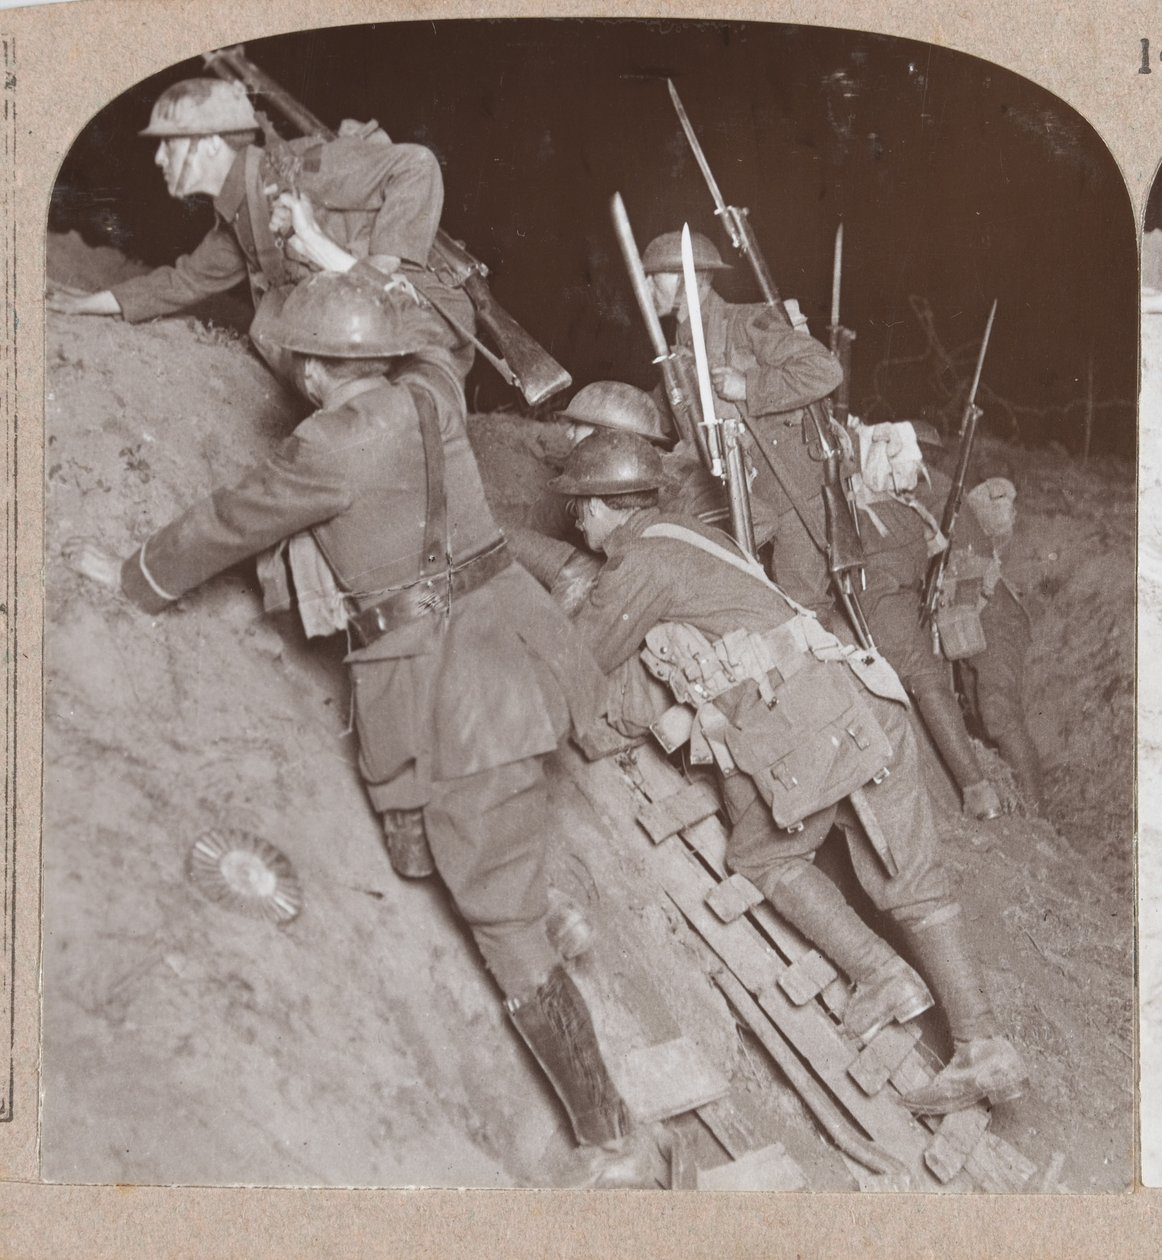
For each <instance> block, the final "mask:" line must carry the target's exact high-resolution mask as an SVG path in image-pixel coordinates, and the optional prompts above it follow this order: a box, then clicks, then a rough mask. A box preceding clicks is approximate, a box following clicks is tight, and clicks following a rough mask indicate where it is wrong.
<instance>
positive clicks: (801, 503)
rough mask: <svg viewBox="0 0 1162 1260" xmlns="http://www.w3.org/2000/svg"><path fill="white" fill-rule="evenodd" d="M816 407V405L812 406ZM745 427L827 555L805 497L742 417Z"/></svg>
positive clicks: (801, 519) (823, 540) (797, 513)
mask: <svg viewBox="0 0 1162 1260" xmlns="http://www.w3.org/2000/svg"><path fill="white" fill-rule="evenodd" d="M812 405H815V404H812ZM740 419H742V423H743V425H744V426H745V427H746V431H747V432H748V433H749V434H750V436H751V440H752V441H753V442H754V444H755V447H756V449H757V450H758V451H759V453H760V454H761V455H762V457H763V462H764V463H765V464H766V466H767V467H768V468H769V469H770V470H771V474H772V475H773V477H774V479H775V480H776V481H777V482H778V483H779V486H780V487H781V488H782V491H783V493H784V494H785V495H786V496H787V498H788V499H789V500H790V503H791V506H792V507H793V508H794V509H795V515H796V516H798V518H799V520H800V521H802V522H803V528H804V529H805V530H806V531H807V533H808V534H809V535H810V536H811V541H812V542H813V543H814V544H815V546H816V547H817V548H818V549H819V550H820V551H821V552H822V553H823V554H824V555H826V554H827V537H826V535H825V534H824V535H823V536H822V537H820V534H819V527H818V524H817V523H816V522H815V521H813V520H812V519H811V514H810V513H809V512H808V511H807V504H806V501H805V500H804V498H803V496H802V495H801V494H800V493H799V492H798V490H796V489H795V487H794V486H793V485H792V484H791V483H790V482H789V481H788V480H787V479H786V478H785V477H784V476H783V475H782V473H780V472H779V470H778V468H777V467H776V466H775V461H774V460H773V459H771V457H770V455H768V454H767V450H766V447H765V446H763V443H762V439H761V438H760V437H759V435H758V434H757V433H756V432H755V431H754V429H753V427H752V426H751V423H750V421H749V420H747V419H746V418H745V417H743V416H742V415H741V412H740Z"/></svg>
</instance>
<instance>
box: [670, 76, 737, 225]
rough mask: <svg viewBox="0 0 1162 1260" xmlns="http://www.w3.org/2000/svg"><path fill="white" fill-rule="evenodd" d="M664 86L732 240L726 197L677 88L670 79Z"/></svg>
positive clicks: (717, 211)
mask: <svg viewBox="0 0 1162 1260" xmlns="http://www.w3.org/2000/svg"><path fill="white" fill-rule="evenodd" d="M666 86H667V87H668V88H669V89H670V100H671V101H673V102H674V110H675V112H676V113H677V115H678V121H679V122H680V123H681V124H682V130H683V131H684V132H685V133H686V141H687V143H688V144H689V145H690V151H691V152H692V153H693V154H694V161H695V162H697V163H698V169H699V170H700V171H701V172H702V178H703V179H704V180H705V181H706V187H707V188H709V189H710V195H711V197H713V198H714V205H715V208H716V209H715V212H716V213H717V214H718V216H719V217H720V218H721V219H722V222H723V223H724V224H725V225H726V229H727V231H728V232H730V234H731V239H732V240H734V225H733V223H732V222H731V218H730V215H729V214H728V213H727V205H726V199H725V198H724V197H723V195H722V190H721V189H720V188H719V187H718V181H717V180H716V179H715V178H714V172H713V171H712V170H711V169H710V163H709V162H708V161H707V160H706V154H705V153H703V152H702V146H701V145H700V144H699V143H698V137H697V136H696V135H695V134H694V128H693V126H692V125H691V123H690V119H689V117H688V116H687V114H686V111H685V109H684V108H683V106H682V100H681V97H679V95H678V89H677V88H676V87H675V86H674V82H673V80H672V79H667V80H666ZM734 247H735V249H737V248H738V241H736V240H735V241H734Z"/></svg>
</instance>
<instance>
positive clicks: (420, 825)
mask: <svg viewBox="0 0 1162 1260" xmlns="http://www.w3.org/2000/svg"><path fill="white" fill-rule="evenodd" d="M383 840H384V844H385V845H386V846H387V856H388V859H389V861H390V862H391V868H392V870H393V871H395V873H396V874H397V875H402V876H403V877H404V878H405V879H424V878H426V877H427V876H428V875H431V874H433V872H434V871H435V869H436V863H435V862H434V861H433V859H432V851H431V849H429V848H428V835H427V832H426V831H425V829H424V811H423V810H422V809H387V810H384V812H383Z"/></svg>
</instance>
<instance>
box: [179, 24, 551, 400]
mask: <svg viewBox="0 0 1162 1260" xmlns="http://www.w3.org/2000/svg"><path fill="white" fill-rule="evenodd" d="M204 60H205V63H206V66H207V68H208V69H210V70H212V71H213V72H214V73H215V74H216V75H218V76H219V78H222V79H226V80H233V81H235V82H238V83H241V84H242V85H243V87H245V88H246V89H247V90H248V91H249V92H251V93H253V94H255V95H259V96H262V97H264V98H265V99H266V100H267V102H268V103H269V104H270V105H272V106H273V107H274V108H275V109H276V110H277V111H278V112H279V113H280V114H281V115H282V116H283V118H284V119H285V120H286V121H287V122H288V123H290V124H291V126H292V127H294V128H295V129H296V130H297V131H299V132H300V133H301V134H302V135H304V136H317V137H319V138H320V139H323V140H334V139H335V138H336V135H337V133H336V132H335V131H333V130H332V129H331V128H330V127H328V126H327V125H326V124H325V123H324V122H323V121H322V120H321V119H320V118H319V117H318V116H317V115H315V114H313V113H311V111H310V110H309V109H307V107H306V106H305V105H303V104H302V103H301V102H300V101H298V100H297V99H296V98H295V97H293V96H292V95H291V94H290V93H289V92H288V91H287V90H286V88H284V87H283V86H282V85H281V84H280V83H277V82H276V81H275V80H274V79H272V78H271V77H270V75H268V74H267V73H266V72H265V71H264V70H261V69H259V67H258V66H256V65H255V64H254V62H253V61H251V60H250V58H249V57H247V56H246V53H245V51H244V49H243V47H242V45H240V44H236V45H234V46H233V47H232V48H219V49H217V50H216V51H214V52H211V53H207V54H206V55H205V58H204ZM432 254H433V261H434V263H435V270H436V271H437V272H438V273H439V274H440V275H441V278H443V279H444V280H446V281H447V282H448V283H450V284H452V285H454V286H456V287H458V288H462V289H463V290H464V292H465V293H466V294H467V295H468V298H469V299H470V300H471V302H472V305H473V307H475V309H476V314H477V316H478V318H479V319H480V322H481V323H482V324H483V325H484V327H485V328H487V329H488V331H489V333H490V334H491V335H492V337H493V339H494V340H495V341H496V344H497V346H498V347H499V349H500V352H501V354H502V355H503V360H502V363H503V365H504V366H503V367H501V366H500V365H496V366H497V368H498V371H500V373H501V375H502V376H505V370H504V369H505V368H507V369H508V370H509V372H510V374H511V377H515V381H516V385H517V387H518V388H519V389H520V392H521V394H522V395H523V396H524V398H525V401H526V402H527V403H528V404H529V406H530V407H535V406H536V405H537V404H538V403H541V402H544V401H545V399H547V398H550V397H552V395H553V394H556V393H559V392H560V391H561V390H563V389H567V388H568V387H569V385H570V384H571V383H572V380H573V378H572V377H571V376H570V375H569V373H568V372H567V371H566V370H565V369H564V368H563V367H562V366H561V365H560V364H559V363H558V362H557V361H556V359H554V358H553V357H552V355H550V354H549V353H548V351H547V350H545V348H544V347H543V346H541V345H540V344H539V343H538V342H537V341H536V340H534V338H532V337H531V336H530V335H529V334H528V333H527V332H526V331H525V329H523V328H522V327H521V326H520V324H518V323H517V321H516V320H515V319H513V317H512V316H511V315H510V314H509V313H508V311H506V310H505V309H504V307H502V306H501V305H500V303H499V302H497V300H496V298H495V297H493V295H492V290H491V289H490V288H489V287H488V285H487V284H486V283H485V277H486V276H487V275H488V268H487V267H486V266H485V265H484V263H482V262H481V261H480V260H479V259H478V258H474V257H473V256H472V255H471V254H470V253H469V252H468V251H467V250H466V249H465V248H464V246H463V245H461V244H460V243H459V242H458V241H456V240H453V238H452V237H450V236H449V235H448V234H447V232H445V231H444V229H443V228H438V229H437V230H436V238H435V241H434V242H433V245H432ZM432 305H433V306H434V307H436V309H437V311H439V310H440V307H439V305H438V303H436V302H432ZM441 313H443V312H441ZM449 322H454V321H451V320H449ZM505 379H510V376H505Z"/></svg>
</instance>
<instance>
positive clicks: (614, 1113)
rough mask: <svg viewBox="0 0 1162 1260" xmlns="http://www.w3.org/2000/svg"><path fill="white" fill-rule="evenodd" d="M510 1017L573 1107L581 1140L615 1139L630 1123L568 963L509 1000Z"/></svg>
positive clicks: (575, 1128) (589, 1142) (573, 1119)
mask: <svg viewBox="0 0 1162 1260" xmlns="http://www.w3.org/2000/svg"><path fill="white" fill-rule="evenodd" d="M505 1007H506V1009H507V1010H508V1014H509V1017H510V1018H511V1019H512V1022H513V1024H514V1025H515V1026H516V1030H517V1032H519V1033H520V1035H521V1038H522V1039H523V1040H524V1043H525V1045H527V1046H528V1048H529V1049H530V1050H531V1051H532V1052H533V1055H534V1057H535V1058H536V1060H537V1062H538V1063H539V1064H540V1065H541V1068H542V1069H543V1070H544V1073H545V1075H546V1076H547V1077H548V1078H549V1080H550V1081H551V1082H552V1085H553V1088H554V1089H555V1090H556V1091H557V1096H558V1097H559V1098H560V1099H561V1102H562V1103H564V1105H565V1110H566V1111H567V1112H568V1113H569V1120H570V1121H571V1123H572V1125H573V1132H574V1134H575V1135H576V1137H577V1141H578V1142H580V1143H582V1144H583V1145H587V1146H600V1145H602V1144H605V1143H608V1142H615V1141H617V1140H618V1139H619V1138H621V1137H622V1136H623V1135H624V1134H626V1133H628V1132H629V1130H630V1127H631V1121H630V1115H629V1111H628V1110H627V1109H626V1106H625V1103H624V1102H623V1101H622V1098H621V1095H620V1094H619V1093H618V1091H617V1086H616V1085H614V1083H613V1081H612V1079H611V1078H610V1075H609V1071H608V1069H607V1068H606V1066H605V1060H604V1059H603V1058H602V1057H601V1047H600V1046H599V1045H598V1044H597V1034H596V1032H595V1031H594V1028H593V1020H592V1018H591V1017H590V1014H589V1008H588V1007H587V1006H586V1005H585V999H584V998H583V997H582V996H581V991H580V990H579V989H578V988H577V986H576V985H575V984H574V983H573V980H572V978H571V977H570V976H569V975H568V974H567V973H566V971H565V970H564V968H563V967H554V968H553V970H552V971H551V972H550V973H549V978H548V979H547V980H546V981H545V982H544V983H543V984H542V985H541V986H540V987H539V988H537V989H534V990H533V991H532V992H531V993H529V994H527V995H525V996H523V997H510V998H509V999H508V1000H507V1001H506V1002H505Z"/></svg>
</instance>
